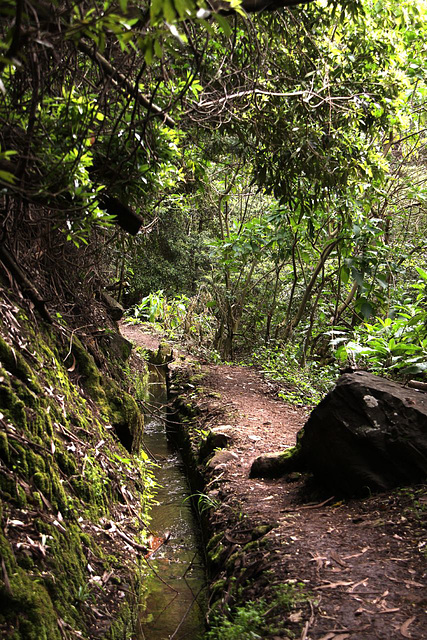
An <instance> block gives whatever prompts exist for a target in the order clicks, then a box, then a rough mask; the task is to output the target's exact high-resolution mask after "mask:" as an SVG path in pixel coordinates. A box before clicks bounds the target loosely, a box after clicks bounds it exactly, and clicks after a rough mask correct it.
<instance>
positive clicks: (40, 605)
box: [0, 324, 143, 640]
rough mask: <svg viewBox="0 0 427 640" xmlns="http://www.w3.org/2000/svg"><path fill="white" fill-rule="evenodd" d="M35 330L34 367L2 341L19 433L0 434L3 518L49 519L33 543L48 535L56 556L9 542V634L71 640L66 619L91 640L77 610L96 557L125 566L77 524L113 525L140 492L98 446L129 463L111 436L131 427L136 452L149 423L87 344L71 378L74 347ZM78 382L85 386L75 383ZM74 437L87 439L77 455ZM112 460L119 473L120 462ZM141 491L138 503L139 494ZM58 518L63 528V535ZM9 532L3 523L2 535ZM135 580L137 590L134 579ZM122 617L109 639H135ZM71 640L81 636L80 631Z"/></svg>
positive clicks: (11, 418) (5, 399)
mask: <svg viewBox="0 0 427 640" xmlns="http://www.w3.org/2000/svg"><path fill="white" fill-rule="evenodd" d="M0 329H1V327H0ZM26 331H27V334H25V337H26V339H27V340H28V343H29V347H28V351H29V352H31V353H32V354H34V355H32V358H31V361H29V363H27V362H26V360H25V359H24V358H23V357H22V356H21V355H20V354H17V353H15V351H14V350H13V349H12V348H11V347H10V346H9V345H8V344H7V342H5V341H4V340H3V339H1V338H0V362H1V364H2V365H3V368H1V367H0V380H1V382H0V412H1V413H2V414H3V416H4V419H5V421H6V422H7V423H8V424H10V425H11V426H12V427H13V429H10V433H9V432H8V431H6V432H2V433H0V458H1V459H2V461H3V463H4V464H5V465H7V474H3V473H2V474H0V496H1V498H2V501H3V503H4V504H6V505H7V502H9V503H10V505H11V506H9V507H8V506H6V507H5V508H4V509H3V505H2V504H1V502H0V512H2V513H4V516H3V517H4V518H7V517H11V516H10V513H11V512H13V509H14V508H15V507H16V506H18V507H26V508H27V509H28V511H32V510H34V509H36V510H37V512H43V516H42V517H39V516H38V515H36V514H35V515H33V516H32V523H33V525H34V527H35V528H36V529H37V532H36V534H33V533H32V534H31V536H32V537H33V538H34V539H35V540H36V541H39V540H43V536H45V538H44V540H45V542H44V543H43V544H45V548H46V554H45V555H43V557H42V556H41V555H36V554H35V553H33V554H32V555H31V553H32V552H31V551H30V552H29V551H28V550H27V551H26V552H25V553H24V552H23V551H22V550H20V549H17V550H16V551H15V555H14V554H13V553H12V550H11V548H10V545H9V543H8V542H7V541H6V539H5V538H4V537H1V535H0V554H1V557H2V558H4V559H5V566H6V571H7V576H8V578H9V582H10V586H11V589H10V590H9V589H8V588H6V586H5V585H3V587H0V599H1V602H2V607H0V629H1V632H0V633H3V632H5V633H6V635H7V637H8V638H10V639H11V640H36V638H37V640H56V638H61V633H60V630H59V628H58V623H57V620H58V619H62V620H64V621H65V622H66V623H68V624H70V625H71V629H74V630H76V631H81V632H82V637H89V631H88V629H87V627H86V623H85V620H86V622H89V616H88V615H87V610H85V609H84V608H82V607H81V606H80V608H78V606H77V603H78V593H79V589H80V588H81V587H82V585H83V586H84V585H86V584H87V582H88V577H89V576H88V572H87V564H88V558H89V554H91V553H93V554H94V555H95V556H96V558H97V563H99V565H98V567H97V568H99V570H102V571H104V570H106V569H107V568H112V567H114V566H116V564H117V561H116V558H115V557H114V556H111V558H110V559H107V558H105V557H104V555H103V552H102V549H101V548H98V547H97V542H96V541H95V539H94V538H93V536H92V532H91V528H90V527H88V529H87V530H86V531H85V532H83V531H82V529H81V528H80V526H78V523H77V518H78V517H79V516H80V515H83V516H84V517H85V518H87V519H91V520H92V522H96V523H98V522H99V518H100V516H101V515H106V516H107V517H110V518H111V511H110V506H111V503H112V502H113V500H115V499H116V500H117V497H118V496H117V495H116V493H115V492H116V491H117V489H116V488H115V487H116V486H117V484H118V483H119V482H123V481H125V482H126V483H129V484H130V485H132V483H133V477H132V476H131V477H130V478H125V475H124V472H123V471H122V472H121V473H122V474H123V476H120V477H118V478H116V479H115V480H114V482H113V483H112V482H111V480H110V478H109V475H108V474H109V473H110V474H111V470H112V468H114V467H112V466H111V465H109V463H108V461H107V464H108V468H107V467H106V464H105V462H106V459H105V454H104V453H102V455H99V452H98V450H96V446H97V445H98V444H99V442H100V440H101V439H104V440H106V441H108V446H109V447H111V451H113V452H115V451H118V452H119V453H120V454H121V450H120V445H119V444H118V443H117V442H114V441H113V432H112V431H105V429H104V427H105V424H106V423H110V424H114V425H115V426H116V427H122V428H124V427H125V426H126V428H127V429H128V431H129V433H130V434H131V437H132V447H135V448H136V446H137V444H138V443H139V442H140V438H141V435H142V428H143V422H142V416H141V414H140V411H139V409H138V406H137V404H136V402H135V401H134V399H133V398H132V397H131V396H130V395H129V394H127V393H125V392H123V390H122V389H121V387H120V386H119V385H118V384H117V383H115V382H114V381H112V380H110V379H109V378H106V377H103V376H102V375H101V373H100V371H99V370H98V368H97V367H96V364H95V361H94V359H93V358H92V357H91V356H90V355H89V354H88V353H87V352H86V351H85V349H84V347H83V345H82V344H81V343H80V341H78V340H77V339H75V338H74V339H73V352H72V353H73V355H74V357H75V359H76V366H75V369H74V370H72V371H70V372H67V370H66V367H67V366H68V367H70V365H71V364H72V362H71V361H72V358H70V360H67V363H66V366H64V363H63V361H62V358H63V357H64V356H65V353H62V356H61V355H59V354H60V352H63V351H64V345H63V344H62V343H61V342H60V341H59V340H58V344H56V343H55V340H56V338H55V336H54V334H53V332H51V334H50V335H48V334H47V333H46V332H44V331H43V328H42V327H38V331H37V334H36V332H35V331H34V330H33V328H32V327H30V325H29V324H28V327H27V329H26ZM67 343H68V340H67ZM66 348H67V349H68V344H67V345H66ZM36 369H37V370H36ZM74 378H75V379H76V381H77V380H78V384H74V383H73V379H74ZM37 379H39V380H40V384H39V382H38V381H37ZM80 385H82V387H83V388H84V390H85V394H86V398H85V397H83V395H82V394H81V389H80ZM67 430H68V431H69V432H71V434H73V433H74V434H75V435H76V437H77V438H78V439H79V440H80V445H78V446H77V449H75V451H76V453H77V454H78V455H77V456H76V455H75V454H74V451H73V449H72V448H71V447H70V444H73V440H72V439H69V438H68V436H67V433H68V431H67ZM83 441H84V444H83ZM67 448H68V449H70V450H67ZM105 450H107V447H105ZM109 450H110V449H109ZM121 455H122V454H121ZM111 458H112V464H113V462H114V454H113V453H112V454H111ZM101 461H102V464H101ZM117 467H119V465H118V464H117ZM133 471H134V470H133ZM118 473H119V472H118ZM116 480H117V482H116ZM132 491H134V495H137V493H138V489H137V488H135V485H133V489H132ZM76 494H77V495H76ZM46 500H48V501H49V503H47V502H46ZM58 511H60V512H61V514H62V518H63V519H62V520H61V518H59V517H58V515H57V514H58ZM15 517H16V516H15ZM18 517H19V516H18ZM54 517H57V518H58V520H59V522H58V521H57V522H56V525H57V526H56V525H54V524H53V520H54ZM2 529H3V526H2V524H1V523H0V534H1V531H2ZM38 536H40V537H38ZM85 552H86V553H87V554H88V557H86V555H85ZM0 573H1V570H0ZM126 581H127V582H128V583H131V582H132V579H131V577H130V575H129V576H128V578H126ZM3 605H5V606H3ZM76 607H77V608H76ZM115 615H116V616H117V619H116V621H113V622H112V629H113V630H114V631H112V632H111V634H109V636H108V637H111V638H123V637H124V636H125V635H126V637H127V636H128V635H129V636H130V635H131V634H132V632H131V630H130V627H126V625H127V624H128V621H129V618H130V617H131V610H130V608H129V606H128V605H124V606H122V608H121V612H120V613H119V614H115ZM18 620H19V625H18ZM125 628H127V629H128V633H125V632H124V629H125ZM69 635H74V634H73V633H72V631H71V630H70V634H69Z"/></svg>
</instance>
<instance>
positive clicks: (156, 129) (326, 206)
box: [0, 0, 427, 376]
mask: <svg viewBox="0 0 427 640" xmlns="http://www.w3.org/2000/svg"><path fill="white" fill-rule="evenodd" d="M51 6H52V11H51V12H48V11H46V7H45V6H44V5H43V4H42V3H41V4H38V5H37V9H34V8H33V9H32V10H28V7H26V5H25V3H22V2H21V1H14V0H9V1H8V2H7V3H6V5H5V7H4V8H3V9H2V11H3V15H4V17H5V18H6V20H5V21H4V26H3V31H2V37H3V41H2V52H3V53H2V56H3V57H2V59H1V65H2V85H1V98H0V118H1V122H2V134H1V135H2V137H1V141H0V142H1V158H0V161H1V166H0V170H1V173H0V180H1V182H2V184H3V185H4V189H3V192H2V197H3V199H4V203H5V208H4V210H5V211H7V212H8V213H7V215H5V216H4V221H3V233H4V234H5V238H6V241H7V243H8V244H9V246H12V245H13V244H14V246H15V250H16V253H17V254H18V255H19V257H22V259H23V260H25V261H26V264H27V267H28V268H29V269H31V268H32V269H35V270H36V271H37V273H38V278H39V282H38V285H39V286H40V287H42V288H43V287H44V286H46V285H47V282H46V280H48V279H49V278H47V279H46V277H45V273H46V272H49V273H50V274H51V275H50V276H49V277H50V279H51V280H53V282H54V283H55V287H56V290H57V291H61V293H64V294H67V289H68V292H69V293H70V295H71V296H72V295H73V294H74V292H75V291H76V290H78V289H79V287H80V288H82V287H85V288H86V289H87V290H88V294H87V295H88V297H90V296H93V293H94V292H96V289H97V288H100V287H102V286H103V284H105V282H106V281H109V282H110V285H111V286H112V287H113V288H114V287H115V290H116V293H117V295H118V296H119V298H121V300H122V301H124V303H125V304H126V305H127V306H129V305H135V304H136V305H138V304H139V303H140V302H141V300H143V302H142V307H141V306H140V307H139V309H140V311H138V310H137V308H136V311H135V312H132V315H133V317H138V315H141V314H142V316H143V315H144V314H143V313H142V311H141V310H142V309H143V308H148V307H147V304H148V303H147V301H148V300H149V299H150V298H149V296H150V295H151V296H154V295H155V294H154V292H156V291H162V292H164V295H165V296H166V298H167V299H168V301H169V302H168V304H167V305H166V307H168V305H169V310H168V309H167V308H166V307H165V308H164V313H163V315H164V317H163V318H162V319H163V320H166V323H167V324H168V329H169V330H170V329H177V328H178V325H179V327H180V329H181V330H182V332H183V333H186V334H188V335H189V336H190V338H192V340H193V342H197V343H198V346H203V348H204V349H205V352H206V353H209V352H210V353H211V354H217V355H216V356H215V357H218V356H220V357H223V358H225V359H227V360H230V359H233V358H235V357H238V358H242V357H243V356H249V357H250V358H256V359H257V361H260V359H261V360H262V357H261V354H265V358H264V360H263V362H264V363H265V365H266V366H267V363H268V362H270V363H271V361H272V360H275V362H276V364H277V362H278V361H279V360H280V358H279V360H278V358H277V357H276V356H275V355H274V354H275V353H276V352H282V353H285V354H286V353H288V349H289V348H290V349H291V353H292V354H293V357H294V359H295V358H296V361H297V362H298V366H300V367H302V368H303V369H304V368H305V367H308V368H309V369H310V368H312V365H311V364H310V363H312V362H316V363H317V367H319V366H320V367H321V366H322V365H324V364H331V363H332V362H335V361H336V362H341V361H343V360H344V359H345V358H347V357H349V358H350V360H352V359H354V353H355V350H356V348H355V347H354V346H352V345H355V344H357V345H358V347H357V350H358V354H359V355H358V363H359V364H360V357H362V356H363V365H364V366H365V365H366V366H370V364H371V363H372V366H373V367H374V368H375V370H381V371H385V370H388V368H389V367H390V366H392V371H394V372H396V373H398V372H399V371H403V372H406V373H409V372H412V373H418V374H422V359H423V357H424V344H423V340H424V336H423V335H421V333H422V330H421V328H420V330H419V331H418V330H416V326H417V323H418V322H419V325H420V327H421V326H422V323H423V322H424V317H425V305H424V300H423V299H422V298H419V297H418V298H417V299H416V300H415V297H414V289H413V285H416V283H417V279H418V277H419V276H418V273H419V271H417V267H418V268H422V267H423V266H424V262H425V253H426V242H425V238H424V235H423V228H424V225H425V218H426V205H425V203H426V172H425V161H426V156H425V141H426V139H427V138H426V108H425V104H426V95H427V85H426V80H427V70H426V65H425V58H426V55H425V53H426V44H425V42H426V38H425V35H426V10H427V7H426V3H425V1H424V0H417V2H408V1H405V2H397V1H396V0H382V1H380V2H375V3H373V2H369V1H368V0H364V2H361V3H352V2H350V3H348V2H343V3H342V4H340V5H337V4H336V3H331V4H328V3H327V2H313V3H309V4H308V5H304V6H300V7H295V8H293V9H287V8H284V9H282V10H277V11H273V12H264V13H260V14H257V15H252V16H251V17H249V16H248V15H246V14H245V12H244V10H243V9H242V8H241V7H240V8H239V6H238V3H231V6H232V7H234V14H233V11H231V15H227V16H224V15H222V14H216V13H215V12H213V13H212V12H208V11H206V10H205V9H204V8H203V5H202V4H200V5H196V4H195V3H193V2H192V0H181V1H180V2H169V1H164V2H161V1H159V2H155V3H152V4H151V5H150V6H148V5H146V4H144V3H143V2H134V3H132V2H127V1H121V2H118V3H116V2H114V1H112V0H109V1H107V2H104V3H99V4H96V5H93V6H91V5H87V4H86V3H84V2H82V3H79V4H76V3H71V2H59V1H58V2H55V3H52V4H51ZM243 6H244V3H243ZM229 13H230V12H229ZM111 197H113V198H116V199H117V200H115V201H114V202H115V205H114V206H113V208H111V207H109V206H107V204H106V201H107V200H108V198H111ZM118 201H119V202H120V203H121V205H124V206H125V208H126V207H128V209H127V210H128V211H129V207H130V209H131V210H132V211H133V212H134V213H137V214H140V216H141V221H142V228H141V231H140V233H139V234H138V235H137V236H136V237H135V238H134V239H128V238H125V237H124V236H123V235H121V234H117V232H116V231H115V229H116V227H115V226H114V225H113V223H114V221H115V219H116V217H115V216H116V215H118V214H119V211H118V210H117V206H119V208H120V205H117V202H118ZM114 207H116V209H115V208H114ZM91 234H92V235H91ZM12 238H13V242H12ZM71 243H73V244H74V245H76V247H77V249H78V250H77V251H76V252H75V253H72V252H70V248H69V246H70V244H71ZM85 244H89V246H87V247H85V246H84V245H85ZM29 247H33V248H34V247H37V249H29ZM67 254H68V255H69V260H70V263H71V264H72V265H73V266H74V267H75V268H74V269H70V274H69V275H68V276H67V279H68V281H66V282H64V276H63V273H62V271H61V259H60V255H67ZM94 263H96V267H95V268H94V267H93V266H91V265H93V264H94ZM36 265H37V266H36ZM73 278H74V280H73ZM147 296H148V297H147ZM174 296H175V297H176V299H177V300H178V299H180V300H181V303H182V304H183V305H184V306H185V312H184V311H182V313H181V316H182V317H181V318H180V319H179V320H173V319H170V320H169V317H170V315H171V314H172V316H173V315H174V314H175V315H176V310H177V308H178V307H177V306H176V305H177V304H178V303H176V302H174V303H172V302H171V299H172V298H171V297H174ZM180 296H181V298H180ZM144 305H145V307H144ZM76 307H78V304H76V305H75V307H74V310H76ZM148 316H150V313H148ZM184 316H185V317H184ZM373 318H377V320H374V321H373ZM414 318H416V319H414ZM157 319H159V318H157ZM390 320H392V325H389V322H390ZM406 321H407V322H406ZM365 322H367V323H368V324H364V323H365ZM405 322H406V324H405V327H406V325H408V330H407V329H406V328H405V330H404V331H403V330H401V329H402V325H403V324H404V323H405ZM382 323H385V324H384V326H385V327H386V329H387V332H388V333H390V335H387V339H388V341H389V343H390V340H392V341H393V340H394V341H395V345H394V344H393V342H391V343H390V344H388V346H387V347H386V348H385V347H384V348H385V349H386V351H387V349H389V350H390V352H391V356H390V357H391V359H390V358H388V359H387V358H384V359H382V356H381V355H380V354H381V353H382V352H381V350H382V349H383V346H381V344H382V341H383V340H385V337H384V336H383V333H384V332H383V331H382V327H383V324H382ZM396 323H397V324H396ZM398 325H399V326H398ZM389 326H390V327H391V328H390V330H388V328H389ZM399 327H400V328H399ZM409 329H410V330H409ZM387 332H386V333H387ZM403 335H404V336H405V338H404V339H401V336H403ZM413 340H415V341H416V344H414V343H413ZM289 343H292V345H293V346H292V347H286V349H284V345H285V344H289ZM345 343H347V347H346V348H344V346H343V345H344V344H345ZM337 345H341V346H340V348H339V350H338V354H337V353H336V347H337ZM408 345H409V346H408ZM270 348H271V352H269V351H268V350H269V349H270ZM265 349H267V352H266V351H265ZM352 354H353V355H352ZM337 355H338V359H336V356H337ZM396 358H397V359H396ZM380 360H381V365H380V364H379V362H380ZM268 366H270V365H268ZM408 366H409V367H412V369H411V368H409V369H408ZM270 368H271V366H270ZM274 368H275V369H278V367H277V366H276V365H275V366H274V367H273V369H274ZM277 375H278V373H277ZM316 376H317V371H316Z"/></svg>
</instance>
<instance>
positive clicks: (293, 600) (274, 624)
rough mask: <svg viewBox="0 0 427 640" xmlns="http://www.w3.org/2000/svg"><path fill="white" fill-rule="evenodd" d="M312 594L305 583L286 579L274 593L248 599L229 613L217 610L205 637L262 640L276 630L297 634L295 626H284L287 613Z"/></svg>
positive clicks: (292, 636)
mask: <svg viewBox="0 0 427 640" xmlns="http://www.w3.org/2000/svg"><path fill="white" fill-rule="evenodd" d="M309 600H310V594H309V593H307V592H306V591H305V585H304V584H303V583H296V584H293V583H286V584H281V585H279V586H278V587H276V588H275V589H274V590H273V592H272V597H271V598H269V599H267V598H260V599H258V600H256V601H255V600H249V601H248V602H246V603H245V604H244V605H243V606H239V607H236V608H235V609H234V610H231V611H228V612H227V613H228V617H227V616H224V615H223V614H220V613H217V614H215V615H214V616H213V617H212V620H211V628H210V630H209V631H208V632H207V633H206V634H205V636H204V637H205V639H206V640H263V639H264V638H267V637H270V636H271V635H274V634H278V633H280V634H282V635H283V633H286V636H284V637H288V638H294V637H295V634H294V632H293V630H291V629H290V628H289V629H285V628H284V625H285V624H286V617H288V616H286V614H290V613H291V612H292V611H293V610H295V609H296V608H297V607H300V606H302V605H304V604H305V603H308V602H309Z"/></svg>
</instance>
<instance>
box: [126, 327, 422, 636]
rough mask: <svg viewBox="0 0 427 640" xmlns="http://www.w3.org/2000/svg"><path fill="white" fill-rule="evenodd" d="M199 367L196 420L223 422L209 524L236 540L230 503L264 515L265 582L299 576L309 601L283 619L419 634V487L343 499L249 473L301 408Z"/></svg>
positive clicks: (310, 631) (237, 375)
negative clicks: (225, 438)
mask: <svg viewBox="0 0 427 640" xmlns="http://www.w3.org/2000/svg"><path fill="white" fill-rule="evenodd" d="M129 337H130V339H132V338H133V339H135V335H133V336H132V337H131V336H129ZM202 373H203V375H204V377H203V378H201V380H200V385H201V388H198V389H197V390H193V389H194V385H191V386H190V389H189V390H188V391H187V393H188V397H189V399H191V401H192V402H193V403H194V402H195V403H197V405H198V408H199V411H200V412H201V413H200V421H201V422H200V426H203V428H213V427H219V426H221V425H222V429H221V430H222V431H223V432H224V433H226V434H228V435H229V436H231V443H230V445H229V447H228V449H227V450H226V451H225V452H222V453H221V452H220V453H217V454H216V455H215V456H214V459H213V461H212V462H211V464H210V473H211V485H210V489H211V490H212V489H213V491H211V495H212V497H214V498H216V499H218V501H219V502H220V503H221V505H222V507H221V508H219V509H217V511H216V512H215V513H214V515H213V520H214V522H215V524H216V528H217V530H225V531H228V539H229V540H231V542H233V543H234V547H236V544H237V546H238V540H237V539H236V538H238V537H239V525H238V524H237V526H236V524H235V523H231V520H230V509H231V510H234V512H236V510H240V513H243V514H244V518H245V522H246V523H247V522H251V523H252V525H254V526H256V525H261V524H262V525H268V524H269V525H272V526H273V528H272V529H271V531H270V532H269V533H268V534H267V535H266V536H265V539H266V541H267V543H268V544H267V545H266V546H265V547H263V551H262V557H260V561H261V562H262V563H263V567H264V569H265V568H268V576H269V578H268V580H269V582H270V583H275V584H279V583H286V582H287V583H289V584H294V583H295V582H297V583H301V584H303V585H304V590H305V591H307V592H309V593H310V594H311V596H312V597H311V600H312V602H311V604H310V609H307V608H304V607H301V609H300V610H299V611H293V612H292V614H284V618H283V626H284V629H285V628H287V629H291V630H292V629H294V632H295V634H296V635H295V636H294V637H296V638H300V639H301V640H310V639H311V640H333V639H334V640H345V639H346V638H350V639H352V640H371V639H377V640H378V639H379V640H385V639H392V640H394V639H401V638H412V639H414V640H422V639H423V638H427V592H426V576H427V560H426V552H427V545H426V537H425V528H424V527H425V524H426V523H425V515H426V513H427V497H426V492H425V490H424V491H423V490H422V488H420V487H417V488H415V489H412V490H411V491H408V490H405V489H402V490H400V491H395V492H393V493H385V494H380V495H378V496H373V497H371V498H369V499H365V500H348V501H345V502H344V501H340V500H338V499H336V498H334V497H333V496H330V495H327V494H326V495H325V494H322V493H320V492H319V493H318V494H317V495H316V494H315V493H313V492H311V493H308V491H307V479H306V478H303V477H299V476H298V474H297V475H293V476H291V477H288V478H281V479H279V480H265V481H263V480H260V479H250V478H249V470H250V466H251V463H252V461H253V460H254V458H255V457H256V456H257V455H260V454H261V453H266V452H268V451H278V450H281V449H283V448H284V447H286V446H289V445H292V444H294V443H295V435H296V433H297V431H298V430H299V429H300V428H301V427H302V426H303V424H304V422H305V420H306V417H307V413H306V412H305V411H304V410H302V409H299V408H295V407H291V406H289V405H286V404H285V403H284V402H282V401H281V400H279V399H277V397H276V396H275V390H274V386H273V385H272V384H270V383H268V382H266V381H265V380H264V379H263V378H262V376H261V374H260V373H259V372H257V371H256V370H254V369H250V368H243V367H234V366H225V365H220V366H208V365H205V366H203V367H202ZM424 489H425V488H424ZM423 516H424V522H423ZM240 529H242V528H241V527H240ZM242 531H244V529H242ZM240 533H241V531H240ZM264 574H265V571H264V573H263V572H260V573H258V574H256V572H255V573H254V576H253V577H252V578H251V580H252V583H253V584H252V591H251V590H249V592H248V596H247V597H250V595H251V593H252V595H253V597H255V598H256V597H259V595H260V590H262V589H263V588H266V587H265V584H266V581H265V575H264ZM263 576H264V577H263ZM263 585H264V586H263ZM261 593H262V591H261ZM271 637H272V638H273V637H274V638H285V637H289V636H288V635H286V633H285V631H284V633H283V635H280V634H279V635H274V636H271Z"/></svg>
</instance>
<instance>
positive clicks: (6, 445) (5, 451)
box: [0, 431, 9, 462]
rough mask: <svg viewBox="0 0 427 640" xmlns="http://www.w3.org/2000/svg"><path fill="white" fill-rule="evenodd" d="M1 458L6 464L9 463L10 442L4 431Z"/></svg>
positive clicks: (0, 443)
mask: <svg viewBox="0 0 427 640" xmlns="http://www.w3.org/2000/svg"><path fill="white" fill-rule="evenodd" d="M0 458H1V459H2V460H3V461H4V462H9V440H8V439H7V434H6V433H4V431H0Z"/></svg>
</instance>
